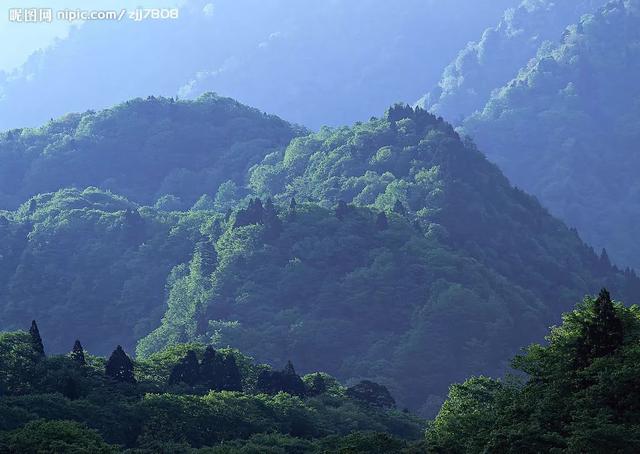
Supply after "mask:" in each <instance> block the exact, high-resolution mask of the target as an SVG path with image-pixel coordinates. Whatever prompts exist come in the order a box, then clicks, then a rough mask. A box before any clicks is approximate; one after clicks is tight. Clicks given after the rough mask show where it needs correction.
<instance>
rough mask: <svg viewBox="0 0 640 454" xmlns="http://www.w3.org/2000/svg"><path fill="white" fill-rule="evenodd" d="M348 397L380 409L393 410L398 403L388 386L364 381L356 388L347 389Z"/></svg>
mask: <svg viewBox="0 0 640 454" xmlns="http://www.w3.org/2000/svg"><path fill="white" fill-rule="evenodd" d="M347 396H348V397H351V398H352V399H356V400H360V401H363V402H366V403H368V404H371V405H373V406H376V407H380V408H393V407H395V406H396V401H395V400H394V398H393V397H391V393H389V390H388V389H387V387H386V386H384V385H380V384H378V383H375V382H372V381H369V380H363V381H361V382H360V383H358V384H357V385H355V386H352V387H351V388H348V389H347Z"/></svg>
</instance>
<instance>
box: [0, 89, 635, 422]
mask: <svg viewBox="0 0 640 454" xmlns="http://www.w3.org/2000/svg"><path fill="white" fill-rule="evenodd" d="M192 111H193V113H191V112H192ZM225 111H226V112H227V113H226V116H228V117H230V118H231V119H235V118H236V116H237V115H239V112H240V113H242V114H243V115H245V116H242V121H241V122H240V123H241V124H243V125H248V126H247V127H246V128H244V127H240V126H238V128H239V129H238V130H236V129H234V128H233V127H232V128H231V130H230V131H231V133H225V132H224V131H226V130H225V129H223V128H222V127H218V128H216V127H212V126H211V125H212V124H221V125H226V124H228V123H230V124H232V125H234V124H235V122H234V121H233V120H225V114H224V112H225ZM114 112H115V113H114ZM175 112H179V115H175V116H173V117H172V115H174V113H175ZM212 112H213V113H215V115H214V114H212ZM163 115H165V116H168V117H169V120H167V119H164V118H163ZM199 115H201V117H200V116H199ZM209 115H211V117H213V118H215V119H217V122H216V123H208V122H207V120H206V118H208V116H209ZM216 115H217V116H216ZM246 115H249V119H247V118H246ZM147 117H150V118H151V120H148V119H147ZM191 117H195V118H202V122H203V124H204V123H206V124H208V125H209V128H208V129H203V130H200V131H199V136H197V137H198V138H199V139H198V141H199V142H198V143H212V144H213V143H216V141H217V140H218V141H219V138H220V137H225V138H226V139H227V142H225V143H229V141H230V140H231V139H232V138H234V137H237V136H238V135H241V134H240V132H237V133H236V132H234V131H245V130H248V131H252V130H253V131H255V134H256V138H255V139H254V140H255V141H257V142H259V143H260V144H263V143H264V142H265V141H264V140H263V139H260V138H259V136H260V134H266V135H268V137H271V139H270V142H268V143H270V144H272V145H274V146H275V144H277V143H278V140H282V139H277V137H279V135H280V134H284V133H287V134H291V133H292V131H297V132H300V130H297V129H292V128H291V127H289V126H288V125H287V124H286V123H284V122H281V121H280V120H278V119H276V118H272V117H266V116H264V115H262V114H258V113H256V112H255V111H253V110H251V109H248V108H245V107H243V106H241V105H238V104H237V103H235V102H233V101H231V100H228V99H225V98H218V97H215V96H213V95H209V96H206V97H204V98H202V99H201V100H198V101H196V102H191V101H185V102H183V101H171V100H170V99H164V98H162V99H156V98H153V99H147V100H135V101H132V102H129V103H125V104H123V105H121V106H118V107H117V108H115V109H110V110H107V111H104V112H97V113H89V114H85V116H84V118H86V120H84V121H82V120H80V121H79V122H78V123H77V124H76V126H75V127H74V128H73V131H86V130H90V131H99V134H100V135H99V137H104V138H105V139H104V140H105V141H111V143H114V144H116V145H118V144H119V143H120V142H118V141H117V140H116V139H117V138H121V139H122V138H123V135H122V134H121V131H123V130H127V131H135V136H134V137H135V143H134V144H131V143H130V142H127V141H124V142H123V144H122V145H121V147H123V148H124V149H125V150H130V152H128V153H122V154H118V155H117V156H118V158H119V159H118V166H120V168H122V169H128V168H135V165H136V164H137V163H140V162H141V161H140V159H141V156H144V157H146V158H148V159H151V158H150V157H149V155H147V154H142V155H140V153H136V152H134V151H136V150H139V149H140V148H136V147H135V144H139V143H150V142H153V143H157V140H155V137H156V135H157V134H158V128H160V127H161V126H160V125H163V124H166V121H170V118H177V119H181V118H182V119H185V120H184V123H181V122H178V123H177V124H178V125H180V124H183V125H185V128H184V129H182V128H180V127H176V128H173V129H171V128H168V129H167V131H172V132H171V137H172V139H171V140H172V141H174V142H172V141H170V140H168V139H167V140H166V141H164V142H162V143H163V144H164V146H163V147H160V148H151V147H149V148H148V150H155V151H156V154H157V156H158V158H159V159H157V160H156V161H158V162H159V163H158V168H161V169H163V171H162V172H158V178H155V179H152V178H148V179H144V180H140V181H141V182H145V183H146V184H138V183H137V182H136V177H137V176H138V174H136V173H135V172H133V171H132V172H131V174H130V175H128V174H122V173H118V172H117V171H115V170H113V167H110V166H109V165H108V164H112V163H113V161H114V158H113V156H114V154H113V151H112V150H113V149H117V147H115V146H114V147H105V146H98V145H97V144H100V143H102V142H101V141H98V140H97V139H95V140H90V141H88V142H87V143H88V144H89V145H88V146H86V147H85V146H83V147H81V148H78V150H77V152H76V153H75V154H76V155H78V156H79V157H78V159H77V161H75V162H78V166H79V168H78V169H82V168H84V167H82V166H89V162H91V161H89V157H90V156H97V157H95V158H94V159H95V160H96V162H98V163H103V162H104V163H105V165H103V166H102V165H101V166H92V169H93V171H94V172H96V173H99V174H100V175H101V176H100V177H99V178H95V179H93V180H89V181H88V182H87V184H90V183H92V182H93V181H98V182H99V181H100V180H101V179H106V178H107V176H108V175H112V176H115V177H112V180H111V181H112V184H111V185H110V189H111V190H112V191H114V192H119V193H125V194H126V195H128V196H130V197H131V198H132V200H136V201H145V200H151V201H153V200H156V197H158V195H159V194H160V191H159V189H158V186H159V185H161V183H160V182H161V181H165V180H166V177H164V175H167V174H169V175H170V174H174V172H173V171H171V170H169V169H170V165H171V164H172V163H173V162H174V161H172V156H173V153H172V151H171V150H173V148H172V146H171V144H172V143H177V142H179V141H182V140H183V139H184V140H185V142H186V143H190V142H189V140H195V139H194V135H193V129H191V128H188V127H187V125H188V123H187V121H186V119H188V118H191ZM68 118H73V116H72V117H68ZM96 118H109V119H110V120H109V121H104V122H102V121H94V120H93V119H96ZM132 120H135V124H138V125H140V124H142V125H155V126H156V127H154V128H151V127H148V128H135V127H134V125H132V124H131V123H132ZM64 121H65V120H58V121H53V122H51V123H50V124H49V126H47V127H44V128H42V129H39V130H36V131H37V134H36V136H37V137H38V141H37V142H36V143H40V144H46V143H60V144H64V143H68V141H65V140H63V139H60V136H59V135H57V134H56V133H55V132H54V131H56V129H47V128H52V127H53V125H60V124H62V123H63V122H64ZM254 124H255V127H252V126H251V125H254ZM81 125H86V127H83V126H81ZM92 125H93V126H92ZM96 125H100V127H98V126H96ZM232 133H233V134H232ZM75 134H80V132H75ZM95 134H97V132H96V133H95ZM274 135H275V138H274V137H273V136H274ZM8 136H9V133H6V134H5V140H15V141H17V142H18V143H21V142H20V141H21V140H22V141H27V139H28V138H30V137H33V136H34V132H33V130H24V131H22V132H20V133H19V134H18V137H17V138H15V139H14V138H11V139H9V138H8ZM126 137H129V136H126ZM29 140H31V139H29ZM123 140H124V139H123ZM94 145H95V148H92V147H94ZM30 149H32V148H30ZM200 149H202V150H205V149H207V148H199V147H197V146H195V145H194V146H193V147H192V148H189V150H191V153H194V152H195V151H197V150H200ZM231 149H233V150H235V151H227V153H233V156H234V160H233V161H231V163H229V167H228V168H227V166H226V165H224V166H221V167H215V165H214V164H213V163H215V162H217V161H216V159H223V158H221V157H219V156H222V157H224V156H226V155H225V154H224V153H225V151H224V150H227V149H226V148H220V147H219V148H214V149H213V150H214V153H206V154H203V160H204V157H205V156H206V157H210V160H211V162H212V167H210V169H213V170H212V172H215V174H216V175H219V177H216V178H214V179H212V183H211V185H210V186H209V185H205V184H203V183H202V181H201V180H200V179H198V178H194V177H193V174H191V175H190V176H184V178H183V179H182V180H181V184H179V185H175V186H173V187H172V188H173V190H174V191H175V192H173V193H172V192H166V193H164V194H163V195H162V196H160V197H158V199H157V200H156V202H155V203H154V204H153V206H145V205H144V204H138V203H134V201H129V200H128V199H126V198H124V197H123V196H121V195H116V193H112V192H108V191H105V190H104V189H98V188H95V187H88V188H86V189H82V190H80V189H63V187H64V185H65V184H66V181H68V179H71V178H75V175H78V177H82V178H84V177H85V176H86V175H87V173H88V172H80V170H78V169H76V168H74V167H73V166H71V167H70V170H69V171H67V172H64V173H63V175H64V176H65V178H66V179H60V180H56V179H55V178H53V175H56V173H54V172H53V169H55V167H53V166H47V167H44V168H42V167H40V166H39V165H35V164H34V168H40V169H43V170H42V171H43V172H45V171H50V172H52V173H51V175H52V177H51V178H50V183H48V184H50V185H51V187H52V189H57V190H56V192H51V193H43V194H40V195H37V196H35V197H33V198H31V199H29V200H28V201H27V202H25V203H24V204H22V205H21V206H20V207H19V208H18V209H16V210H14V211H5V212H3V213H2V216H1V217H0V235H1V238H2V242H1V243H0V244H1V248H2V250H1V254H2V261H1V262H0V266H2V270H3V273H2V275H1V276H0V297H1V300H0V301H2V305H1V306H0V320H2V327H3V328H5V329H7V328H8V329H17V328H19V327H21V326H24V325H25V324H27V323H28V322H29V320H30V319H31V318H37V319H38V320H39V322H40V327H41V329H42V332H43V334H44V335H45V336H46V337H47V339H49V346H50V348H51V352H53V353H59V352H62V351H64V350H65V349H66V348H68V347H67V346H68V345H69V343H71V342H72V341H73V338H71V337H70V336H77V337H81V338H84V339H86V341H85V342H87V344H86V345H87V347H88V348H89V349H90V351H93V352H96V353H98V354H107V353H108V352H109V351H110V349H112V347H113V345H114V344H116V343H119V344H121V345H123V346H124V348H125V349H127V350H128V351H133V350H134V348H135V349H136V351H137V354H138V356H139V357H140V358H146V357H148V356H149V355H151V354H153V353H155V352H157V351H161V350H163V349H165V348H166V347H169V346H171V345H173V344H175V343H184V342H193V341H197V342H203V343H206V344H212V345H214V346H215V347H216V348H220V347H227V346H232V347H235V348H240V349H241V350H242V351H244V352H246V353H247V354H250V355H252V356H253V357H255V358H256V359H257V360H258V361H261V362H267V363H270V364H279V363H284V362H286V361H287V360H288V359H291V360H293V361H294V363H295V364H296V365H297V366H298V367H299V368H300V370H301V371H303V372H312V371H314V370H322V371H326V372H328V373H330V374H332V375H334V376H336V377H337V378H338V379H340V380H342V381H344V382H346V383H351V382H353V381H354V380H360V379H371V380H374V381H376V382H379V383H381V384H383V385H385V386H387V387H388V388H389V389H390V390H391V392H392V393H393V394H394V395H395V396H396V399H397V400H398V403H399V404H400V405H402V406H407V407H409V408H411V409H413V410H416V411H420V412H421V414H424V415H432V414H434V412H435V411H436V410H437V408H438V407H439V404H440V402H441V401H442V399H443V398H444V395H445V394H446V390H447V387H448V385H449V384H450V383H451V382H452V381H457V380H463V379H464V378H466V377H467V376H469V375H471V374H493V375H495V374H501V373H502V372H503V371H504V370H505V369H506V368H507V359H508V358H509V357H510V356H511V355H512V354H514V353H515V352H517V350H518V348H520V347H521V346H522V345H526V344H527V343H529V342H532V341H534V340H537V339H540V338H542V336H543V333H544V330H545V329H546V327H547V326H548V325H549V324H551V323H554V322H555V321H556V320H557V319H558V317H559V314H560V313H561V312H562V311H565V310H568V309H570V308H571V306H572V304H573V302H574V301H575V300H576V299H579V298H581V297H582V296H583V294H584V293H586V292H595V291H597V289H598V288H600V287H602V286H607V287H608V288H611V290H612V291H615V292H616V294H619V295H621V296H622V297H624V298H625V299H629V300H633V299H635V298H637V296H638V295H640V280H638V278H637V277H636V276H635V274H634V273H633V272H632V271H630V270H624V271H623V270H619V269H618V268H616V267H615V266H613V265H612V264H611V263H610V261H609V259H608V256H607V253H606V252H604V251H603V252H602V253H599V254H596V253H594V251H593V250H592V249H591V248H590V247H588V246H587V245H585V244H584V243H583V242H582V240H581V239H580V237H579V236H578V235H577V233H576V232H575V231H571V230H569V229H567V228H566V227H565V226H564V225H563V224H562V223H561V222H559V221H557V220H556V219H554V218H553V217H552V216H551V215H549V213H547V212H546V210H544V209H543V208H542V207H541V206H540V205H539V204H538V203H537V202H536V201H535V199H533V198H532V197H530V196H528V195H526V194H525V193H523V192H522V191H520V190H517V189H514V188H512V187H511V186H510V184H509V182H508V181H507V180H506V178H505V177H504V176H503V175H502V174H501V173H500V171H499V170H498V169H497V167H495V166H494V165H493V164H491V163H489V162H488V161H487V160H486V158H485V157H484V156H483V155H482V154H481V153H480V152H479V151H478V150H477V149H476V148H475V146H474V145H473V144H472V143H471V142H470V141H465V140H463V139H461V138H460V137H459V136H458V134H457V133H456V132H455V131H454V130H453V129H452V127H451V126H450V125H449V124H447V123H446V122H444V121H443V120H442V119H440V118H436V117H435V116H433V115H432V114H430V113H427V112H426V111H424V110H422V109H420V108H416V109H413V108H411V107H408V106H406V105H395V106H392V107H391V108H389V109H388V111H387V112H386V113H385V114H384V115H383V116H382V117H381V118H374V119H371V120H370V121H368V122H366V123H357V124H356V125H354V126H353V127H350V128H347V127H343V128H335V129H331V128H324V129H323V130H321V131H320V132H318V133H314V134H309V135H306V136H298V137H296V138H294V139H293V140H292V141H291V143H290V144H289V145H288V146H286V148H285V147H277V146H275V148H270V147H266V146H261V147H257V149H256V148H250V150H251V151H252V152H251V153H246V154H244V153H238V149H237V148H234V145H232V146H231ZM242 149H243V150H244V148H242ZM158 150H160V151H158ZM194 150H195V151H194ZM209 150H210V149H209ZM215 150H221V151H215ZM16 155H17V156H22V155H23V154H21V153H16ZM102 155H104V156H102ZM34 156H36V158H35V159H36V161H37V160H39V159H44V160H45V162H46V160H47V159H50V157H51V153H34ZM195 156H198V155H197V154H196V155H195ZM163 158H164V162H163ZM174 158H175V157H174ZM224 159H226V158H224ZM60 162H61V165H63V164H62V163H65V162H67V161H66V160H61V161H60ZM222 162H226V161H222ZM130 163H131V165H130ZM188 165H191V164H190V163H186V164H185V163H182V162H181V164H180V166H181V168H184V167H186V166H188ZM191 168H192V169H194V170H193V172H196V173H197V172H199V170H197V169H201V167H199V166H195V165H194V166H192V167H191ZM226 169H228V170H226ZM243 169H248V170H247V173H246V174H242V170H243ZM45 174H46V173H45ZM225 178H233V179H230V180H226V181H225V182H224V183H221V184H220V183H219V182H220V181H222V180H224V179H225ZM34 181H39V182H43V181H44V178H39V179H38V180H34ZM215 181H217V182H218V184H219V186H218V187H217V190H216V183H215ZM243 182H244V183H243ZM56 185H59V186H60V188H56ZM119 185H122V191H118V189H117V187H118V186H119ZM18 187H19V185H18ZM162 187H163V188H165V189H166V190H167V191H169V188H170V187H169V186H167V185H166V184H165V185H162ZM209 188H211V189H209ZM25 192H28V191H25ZM199 192H200V193H199ZM202 192H204V194H203V193H202ZM185 194H189V197H187V196H186V195H185ZM196 199H197V200H196ZM184 200H189V202H190V203H189V204H187V207H190V208H186V209H185V208H184V207H185V204H184V202H182V203H181V201H184ZM193 200H196V201H195V203H192V204H191V202H192V201H193ZM390 305H391V306H390ZM391 308H392V309H391ZM417 371H419V373H417Z"/></svg>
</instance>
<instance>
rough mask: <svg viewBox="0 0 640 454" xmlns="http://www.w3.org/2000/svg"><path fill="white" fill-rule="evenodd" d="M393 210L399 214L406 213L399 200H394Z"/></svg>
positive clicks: (403, 214)
mask: <svg viewBox="0 0 640 454" xmlns="http://www.w3.org/2000/svg"><path fill="white" fill-rule="evenodd" d="M393 212H394V213H397V214H399V215H400V216H406V214H407V210H406V208H405V207H404V205H403V204H402V202H401V201H400V200H396V203H395V204H394V205H393Z"/></svg>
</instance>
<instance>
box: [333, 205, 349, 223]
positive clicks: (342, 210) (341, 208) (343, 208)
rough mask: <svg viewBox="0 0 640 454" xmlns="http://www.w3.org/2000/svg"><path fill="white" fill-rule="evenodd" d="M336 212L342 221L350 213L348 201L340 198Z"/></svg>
mask: <svg viewBox="0 0 640 454" xmlns="http://www.w3.org/2000/svg"><path fill="white" fill-rule="evenodd" d="M335 213H336V217H337V218H338V219H340V220H341V221H342V220H343V219H344V218H345V216H346V215H347V214H348V213H349V206H348V205H347V202H345V201H344V200H340V201H339V202H338V206H336V209H335Z"/></svg>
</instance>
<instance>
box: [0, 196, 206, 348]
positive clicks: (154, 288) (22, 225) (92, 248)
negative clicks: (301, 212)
mask: <svg viewBox="0 0 640 454" xmlns="http://www.w3.org/2000/svg"><path fill="white" fill-rule="evenodd" d="M183 218H184V216H180V215H178V214H177V213H174V214H169V213H166V212H158V211H156V210H154V209H150V208H143V209H138V207H137V206H136V205H135V204H133V203H131V202H128V201H127V200H125V199H123V198H121V197H118V196H114V195H112V194H109V193H104V192H101V191H99V190H97V189H95V188H89V189H86V190H84V191H78V190H61V191H60V192H57V193H52V194H43V195H39V196H37V197H35V198H33V199H31V200H30V201H29V202H27V203H25V204H24V205H23V206H21V207H20V209H18V210H17V211H15V212H4V213H2V212H0V270H1V272H0V301H1V302H2V304H1V305H0V321H1V322H0V323H1V326H2V328H5V329H6V328H17V327H20V326H24V325H26V324H27V323H28V321H29V320H31V318H33V317H36V316H37V317H38V319H39V320H40V323H41V328H42V330H43V333H44V334H46V336H47V338H48V341H49V342H48V345H49V348H51V351H52V352H60V351H64V349H66V348H67V347H68V344H69V342H71V341H73V339H70V337H69V336H70V335H71V334H69V333H74V334H73V335H75V336H79V337H81V338H83V339H87V346H88V347H89V348H90V349H91V351H94V352H96V351H97V352H100V353H105V352H106V351H107V349H108V348H110V347H112V346H113V345H115V344H116V343H121V344H122V345H124V346H125V347H127V348H128V349H131V348H132V347H133V346H134V345H135V342H136V341H137V340H138V339H139V338H140V337H141V336H143V335H145V334H146V333H148V332H149V330H151V329H153V328H154V327H155V326H156V325H157V323H158V322H159V320H160V317H161V316H162V300H163V299H164V297H165V296H164V286H165V283H166V281H167V276H168V275H169V273H170V272H171V270H172V268H173V267H174V266H176V265H178V264H179V263H182V262H184V261H186V260H189V257H190V256H191V251H192V250H193V247H194V244H196V242H197V240H198V239H199V238H200V236H201V234H200V232H199V230H198V229H199V226H198V225H197V224H196V225H195V226H194V225H192V224H190V223H189V222H188V221H185V220H183Z"/></svg>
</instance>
